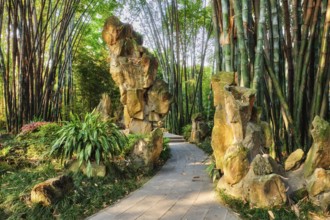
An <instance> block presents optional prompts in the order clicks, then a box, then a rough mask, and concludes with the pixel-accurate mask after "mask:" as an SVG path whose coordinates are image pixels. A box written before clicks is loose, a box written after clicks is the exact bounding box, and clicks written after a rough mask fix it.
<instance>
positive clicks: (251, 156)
mask: <svg viewBox="0 0 330 220" xmlns="http://www.w3.org/2000/svg"><path fill="white" fill-rule="evenodd" d="M234 78H235V77H234V73H219V74H217V75H215V76H214V77H213V78H212V88H213V91H214V105H215V106H216V112H215V116H214V127H213V131H212V148H213V150H214V157H215V160H216V166H217V168H219V169H221V170H222V172H223V177H222V178H221V179H220V180H219V183H218V185H217V188H218V189H220V190H225V192H226V193H227V194H229V195H231V196H234V197H236V198H240V199H243V200H246V201H249V202H250V204H251V205H253V206H257V207H272V206H277V205H281V204H284V203H285V202H286V200H287V196H286V188H285V183H284V182H283V180H282V178H281V177H280V175H282V174H283V173H284V170H283V168H282V167H281V166H280V165H279V164H277V163H276V161H275V160H274V159H273V158H272V157H270V156H269V155H268V154H265V153H267V149H268V150H269V149H271V148H272V147H273V143H272V136H271V129H270V127H269V125H268V124H267V123H266V122H261V120H260V112H261V111H260V110H259V109H258V108H256V107H254V101H255V93H256V91H255V90H253V89H248V88H243V87H238V86H235V82H234ZM261 154H262V155H263V156H262V155H261Z"/></svg>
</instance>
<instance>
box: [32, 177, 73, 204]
mask: <svg viewBox="0 0 330 220" xmlns="http://www.w3.org/2000/svg"><path fill="white" fill-rule="evenodd" d="M73 187H74V185H73V180H72V178H71V177H70V176H65V175H63V176H59V177H55V178H52V179H49V180H46V181H45V182H42V183H39V184H37V185H35V186H34V187H33V189H32V191H31V202H33V203H40V204H42V205H44V206H49V205H52V204H55V203H56V202H57V201H58V200H60V199H61V198H62V197H63V196H65V195H66V194H68V193H69V192H70V191H71V190H72V189H73Z"/></svg>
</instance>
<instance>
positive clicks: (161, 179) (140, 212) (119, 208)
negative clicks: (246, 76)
mask: <svg viewBox="0 0 330 220" xmlns="http://www.w3.org/2000/svg"><path fill="white" fill-rule="evenodd" d="M167 136H171V137H178V136H174V135H170V134H168V135H167ZM170 148H171V153H172V157H171V158H170V159H169V160H168V161H167V163H166V164H165V165H164V166H163V167H162V169H161V170H160V171H159V172H158V173H157V174H156V175H155V176H154V177H153V178H152V179H151V180H149V181H148V182H147V183H146V184H145V185H144V186H143V187H141V188H140V189H138V190H137V191H135V192H133V193H131V194H130V195H129V196H127V197H126V198H124V199H123V200H121V201H119V202H118V203H116V204H114V205H113V206H110V207H108V208H106V209H104V210H102V211H100V212H99V213H96V214H95V215H93V216H91V217H89V218H88V219H91V220H111V219H115V220H120V219H122V220H131V219H139V220H142V219H143V220H146V219H150V220H155V219H170V220H176V219H187V220H201V219H210V220H211V219H214V220H215V219H217V220H238V219H239V218H238V217H237V216H236V215H235V214H233V213H232V212H231V211H229V210H228V209H227V208H225V207H223V206H221V205H220V204H219V202H218V201H217V199H216V195H215V192H214V190H213V186H212V183H211V181H210V178H209V177H208V175H207V173H206V172H205V168H206V165H205V162H206V161H207V159H208V157H207V156H206V155H205V154H204V152H203V151H202V150H200V149H199V148H197V147H196V146H195V145H193V144H189V143H186V142H184V143H170Z"/></svg>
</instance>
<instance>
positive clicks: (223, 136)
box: [211, 72, 235, 170]
mask: <svg viewBox="0 0 330 220" xmlns="http://www.w3.org/2000/svg"><path fill="white" fill-rule="evenodd" d="M234 76H235V74H234V73H233V72H220V73H219V74H215V75H214V76H212V81H211V83H212V89H213V97H214V106H216V110H215V114H214V126H213V129H212V142H211V145H212V148H213V154H214V157H215V162H216V167H217V168H218V169H221V170H222V169H223V156H224V155H225V153H226V150H227V149H228V148H229V147H230V145H232V144H233V132H232V130H231V127H230V124H229V122H228V121H227V119H226V113H225V93H226V91H225V86H228V85H231V84H233V82H234Z"/></svg>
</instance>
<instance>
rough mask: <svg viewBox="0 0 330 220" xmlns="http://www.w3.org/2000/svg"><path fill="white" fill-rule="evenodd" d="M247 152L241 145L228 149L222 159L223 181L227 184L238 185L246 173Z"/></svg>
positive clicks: (247, 166) (247, 167)
mask: <svg viewBox="0 0 330 220" xmlns="http://www.w3.org/2000/svg"><path fill="white" fill-rule="evenodd" d="M248 170H249V161H248V159H247V150H246V148H244V147H243V145H241V144H236V145H233V146H231V147H229V148H228V149H227V151H226V154H225V156H224V159H223V172H224V176H223V177H224V179H225V181H226V182H227V183H229V184H235V183H238V182H239V181H240V180H241V179H242V178H243V177H244V176H245V175H246V173H247V172H248Z"/></svg>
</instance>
